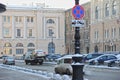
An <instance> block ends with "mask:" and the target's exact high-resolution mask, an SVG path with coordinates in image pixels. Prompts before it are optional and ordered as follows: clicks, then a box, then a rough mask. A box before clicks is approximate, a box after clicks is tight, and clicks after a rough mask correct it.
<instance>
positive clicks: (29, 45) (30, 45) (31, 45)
mask: <svg viewBox="0 0 120 80" xmlns="http://www.w3.org/2000/svg"><path fill="white" fill-rule="evenodd" d="M27 47H35V45H34V44H33V43H29V44H28V46H27Z"/></svg>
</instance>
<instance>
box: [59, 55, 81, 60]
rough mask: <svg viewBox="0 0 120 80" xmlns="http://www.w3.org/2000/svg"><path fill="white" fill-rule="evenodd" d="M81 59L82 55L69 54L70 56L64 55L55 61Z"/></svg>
mask: <svg viewBox="0 0 120 80" xmlns="http://www.w3.org/2000/svg"><path fill="white" fill-rule="evenodd" d="M74 56H75V57H82V56H83V55H82V54H71V55H65V56H63V57H61V58H58V59H57V60H61V59H72V57H74Z"/></svg>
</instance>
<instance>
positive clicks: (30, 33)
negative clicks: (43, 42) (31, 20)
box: [29, 29, 32, 37]
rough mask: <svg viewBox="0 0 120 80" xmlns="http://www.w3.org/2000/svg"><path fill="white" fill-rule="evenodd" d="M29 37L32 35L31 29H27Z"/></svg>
mask: <svg viewBox="0 0 120 80" xmlns="http://www.w3.org/2000/svg"><path fill="white" fill-rule="evenodd" d="M29 37H32V29H29Z"/></svg>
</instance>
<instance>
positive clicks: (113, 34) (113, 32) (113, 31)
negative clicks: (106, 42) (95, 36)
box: [112, 28, 116, 38]
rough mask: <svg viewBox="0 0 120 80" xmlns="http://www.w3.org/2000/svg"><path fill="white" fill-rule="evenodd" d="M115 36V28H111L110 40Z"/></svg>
mask: <svg viewBox="0 0 120 80" xmlns="http://www.w3.org/2000/svg"><path fill="white" fill-rule="evenodd" d="M115 35H116V28H112V38H115Z"/></svg>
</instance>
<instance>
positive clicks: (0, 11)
mask: <svg viewBox="0 0 120 80" xmlns="http://www.w3.org/2000/svg"><path fill="white" fill-rule="evenodd" d="M4 11H6V6H5V5H4V4H1V3H0V13H2V12H4Z"/></svg>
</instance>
